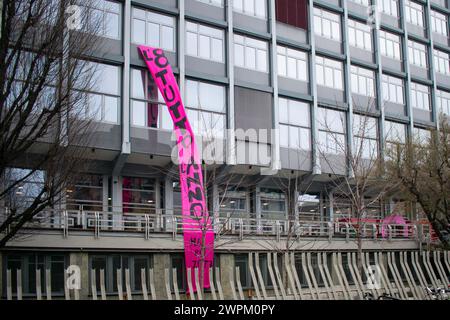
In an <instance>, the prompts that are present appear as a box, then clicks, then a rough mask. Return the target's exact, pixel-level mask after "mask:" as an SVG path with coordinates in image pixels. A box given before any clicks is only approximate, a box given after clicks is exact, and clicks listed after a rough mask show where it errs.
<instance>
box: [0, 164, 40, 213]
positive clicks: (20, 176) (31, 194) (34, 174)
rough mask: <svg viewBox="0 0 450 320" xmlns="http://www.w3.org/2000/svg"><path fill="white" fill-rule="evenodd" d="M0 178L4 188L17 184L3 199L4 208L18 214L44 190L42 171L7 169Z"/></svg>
mask: <svg viewBox="0 0 450 320" xmlns="http://www.w3.org/2000/svg"><path fill="white" fill-rule="evenodd" d="M2 178H3V179H4V180H3V179H2V185H3V187H4V188H5V187H8V186H12V185H13V184H15V183H17V184H16V185H15V186H14V187H13V188H12V189H11V190H9V191H8V193H7V194H6V195H4V196H3V199H4V200H5V203H4V204H5V206H7V207H9V208H10V209H11V210H17V212H19V213H20V212H21V211H22V210H24V209H26V208H27V207H28V206H30V205H31V203H32V202H33V201H34V200H35V199H36V197H38V196H39V194H40V193H41V192H42V191H43V189H44V184H45V172H44V171H42V170H30V169H22V168H7V169H6V170H5V171H4V173H3V177H2ZM19 181H20V182H19Z"/></svg>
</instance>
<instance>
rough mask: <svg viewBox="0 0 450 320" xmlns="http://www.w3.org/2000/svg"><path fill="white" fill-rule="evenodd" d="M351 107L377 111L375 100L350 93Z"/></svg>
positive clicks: (365, 110) (358, 109) (359, 109)
mask: <svg viewBox="0 0 450 320" xmlns="http://www.w3.org/2000/svg"><path fill="white" fill-rule="evenodd" d="M352 100H353V109H354V110H357V111H364V112H371V113H375V112H376V111H377V100H376V99H375V98H372V97H368V96H362V95H360V94H352Z"/></svg>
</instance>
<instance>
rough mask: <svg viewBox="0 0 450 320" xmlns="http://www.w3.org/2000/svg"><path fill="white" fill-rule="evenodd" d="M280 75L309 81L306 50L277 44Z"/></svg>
mask: <svg viewBox="0 0 450 320" xmlns="http://www.w3.org/2000/svg"><path fill="white" fill-rule="evenodd" d="M277 58H278V75H279V76H282V77H287V78H291V79H297V80H301V81H308V56H307V53H306V52H303V51H299V50H295V49H290V48H287V47H282V46H277Z"/></svg>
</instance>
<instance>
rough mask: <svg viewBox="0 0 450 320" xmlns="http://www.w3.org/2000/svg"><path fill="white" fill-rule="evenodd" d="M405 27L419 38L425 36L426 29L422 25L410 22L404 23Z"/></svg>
mask: <svg viewBox="0 0 450 320" xmlns="http://www.w3.org/2000/svg"><path fill="white" fill-rule="evenodd" d="M406 25H407V28H408V33H410V34H413V35H415V36H419V37H421V38H423V37H426V31H425V29H424V28H423V27H420V26H417V25H414V24H411V23H408V22H407V23H406Z"/></svg>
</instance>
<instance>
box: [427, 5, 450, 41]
mask: <svg viewBox="0 0 450 320" xmlns="http://www.w3.org/2000/svg"><path fill="white" fill-rule="evenodd" d="M431 30H432V31H433V32H436V33H439V34H440V35H443V36H448V18H447V16H446V15H445V14H442V13H440V12H437V11H435V10H431Z"/></svg>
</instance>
